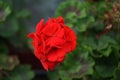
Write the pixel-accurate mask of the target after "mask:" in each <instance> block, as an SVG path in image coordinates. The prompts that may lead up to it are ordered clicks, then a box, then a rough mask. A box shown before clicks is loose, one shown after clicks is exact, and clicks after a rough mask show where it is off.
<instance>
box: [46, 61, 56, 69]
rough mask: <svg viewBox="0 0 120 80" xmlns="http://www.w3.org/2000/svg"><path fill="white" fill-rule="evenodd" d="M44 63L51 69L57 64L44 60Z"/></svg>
mask: <svg viewBox="0 0 120 80" xmlns="http://www.w3.org/2000/svg"><path fill="white" fill-rule="evenodd" d="M46 63H47V65H48V68H49V69H50V70H53V69H54V68H55V66H56V65H57V63H56V62H46Z"/></svg>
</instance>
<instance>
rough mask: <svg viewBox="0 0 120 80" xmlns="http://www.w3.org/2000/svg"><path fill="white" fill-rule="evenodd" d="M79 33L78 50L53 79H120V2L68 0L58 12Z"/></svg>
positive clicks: (69, 57)
mask: <svg viewBox="0 0 120 80" xmlns="http://www.w3.org/2000/svg"><path fill="white" fill-rule="evenodd" d="M55 16H56V17H57V16H63V17H64V19H65V23H66V24H67V25H68V26H70V27H71V28H73V29H74V30H75V32H76V34H77V47H76V49H75V50H74V51H73V52H72V53H70V54H68V55H67V56H66V59H65V60H64V62H63V63H60V64H59V65H58V66H57V67H56V68H55V69H54V70H53V71H50V72H49V73H50V74H49V77H50V78H51V80H120V77H119V75H120V3H119V1H117V0H115V1H114V0H85V1H80V0H66V1H65V2H63V3H61V4H60V5H59V7H58V9H57V11H56V15H55Z"/></svg>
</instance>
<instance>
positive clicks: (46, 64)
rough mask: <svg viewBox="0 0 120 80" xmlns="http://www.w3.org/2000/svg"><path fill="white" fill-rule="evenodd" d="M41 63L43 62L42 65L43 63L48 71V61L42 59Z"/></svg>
mask: <svg viewBox="0 0 120 80" xmlns="http://www.w3.org/2000/svg"><path fill="white" fill-rule="evenodd" d="M41 63H42V65H43V67H44V69H45V70H46V71H48V63H46V62H45V61H41Z"/></svg>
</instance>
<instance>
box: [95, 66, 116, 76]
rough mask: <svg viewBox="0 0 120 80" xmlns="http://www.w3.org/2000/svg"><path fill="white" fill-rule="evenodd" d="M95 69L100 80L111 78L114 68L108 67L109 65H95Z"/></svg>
mask: <svg viewBox="0 0 120 80" xmlns="http://www.w3.org/2000/svg"><path fill="white" fill-rule="evenodd" d="M95 69H96V71H97V73H98V74H99V76H101V77H102V78H107V77H112V75H113V71H114V66H109V65H107V64H106V65H97V66H95Z"/></svg>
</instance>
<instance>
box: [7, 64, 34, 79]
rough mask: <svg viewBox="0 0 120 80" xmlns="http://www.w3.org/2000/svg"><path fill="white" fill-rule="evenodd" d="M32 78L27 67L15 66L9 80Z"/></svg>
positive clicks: (31, 73)
mask: <svg viewBox="0 0 120 80" xmlns="http://www.w3.org/2000/svg"><path fill="white" fill-rule="evenodd" d="M33 77H34V72H33V71H32V70H31V69H30V66H29V65H23V66H20V65H19V66H17V67H16V68H15V69H14V70H13V71H12V72H11V75H10V77H9V78H10V80H31V79H32V78H33Z"/></svg>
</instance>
